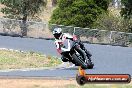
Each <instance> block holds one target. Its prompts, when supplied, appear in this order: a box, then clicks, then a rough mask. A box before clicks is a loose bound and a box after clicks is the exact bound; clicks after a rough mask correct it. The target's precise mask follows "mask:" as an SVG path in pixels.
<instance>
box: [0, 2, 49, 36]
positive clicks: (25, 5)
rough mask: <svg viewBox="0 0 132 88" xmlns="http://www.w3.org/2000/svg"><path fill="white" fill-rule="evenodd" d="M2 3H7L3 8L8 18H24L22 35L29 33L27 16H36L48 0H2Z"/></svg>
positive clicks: (2, 10)
mask: <svg viewBox="0 0 132 88" xmlns="http://www.w3.org/2000/svg"><path fill="white" fill-rule="evenodd" d="M0 3H1V4H3V5H5V7H4V8H2V9H1V12H2V13H4V14H5V15H6V16H5V17H8V18H15V19H20V20H22V23H23V27H22V36H26V35H27V32H26V31H27V28H26V21H27V18H28V17H29V16H30V17H33V16H35V14H36V13H39V12H40V11H41V10H43V8H44V6H46V4H47V0H0Z"/></svg>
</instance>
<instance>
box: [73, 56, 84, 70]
mask: <svg viewBox="0 0 132 88" xmlns="http://www.w3.org/2000/svg"><path fill="white" fill-rule="evenodd" d="M72 57H73V59H74V61H75V62H76V63H77V64H78V65H80V66H81V67H82V68H83V69H87V64H86V63H85V62H84V61H83V60H82V59H81V57H80V58H79V57H78V56H77V55H76V54H75V53H74V54H73V55H72Z"/></svg>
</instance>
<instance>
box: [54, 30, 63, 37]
mask: <svg viewBox="0 0 132 88" xmlns="http://www.w3.org/2000/svg"><path fill="white" fill-rule="evenodd" d="M61 34H62V29H61V28H55V29H54V30H53V35H54V37H55V38H56V39H59V38H60V36H61Z"/></svg>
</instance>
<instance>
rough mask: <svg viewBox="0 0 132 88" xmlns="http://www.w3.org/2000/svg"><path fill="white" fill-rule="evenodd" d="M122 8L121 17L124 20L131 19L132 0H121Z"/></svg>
mask: <svg viewBox="0 0 132 88" xmlns="http://www.w3.org/2000/svg"><path fill="white" fill-rule="evenodd" d="M121 2H122V5H123V7H122V8H121V15H122V16H123V17H124V18H125V19H130V18H132V0H121Z"/></svg>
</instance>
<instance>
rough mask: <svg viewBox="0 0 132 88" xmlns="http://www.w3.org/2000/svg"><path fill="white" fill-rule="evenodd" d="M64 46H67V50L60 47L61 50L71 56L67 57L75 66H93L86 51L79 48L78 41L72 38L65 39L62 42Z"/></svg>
mask: <svg viewBox="0 0 132 88" xmlns="http://www.w3.org/2000/svg"><path fill="white" fill-rule="evenodd" d="M66 43H68V44H66ZM66 45H67V46H66ZM66 47H67V48H69V50H68V51H65V50H63V49H62V52H63V53H68V54H69V56H70V57H71V58H72V59H69V58H68V61H70V62H72V63H73V64H75V65H76V66H81V67H82V68H83V69H92V68H93V66H94V63H93V62H92V61H91V58H90V57H89V56H87V54H86V52H85V51H84V50H83V49H81V47H80V45H79V43H78V42H76V41H72V40H66V41H65V42H64V45H63V48H66Z"/></svg>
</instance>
